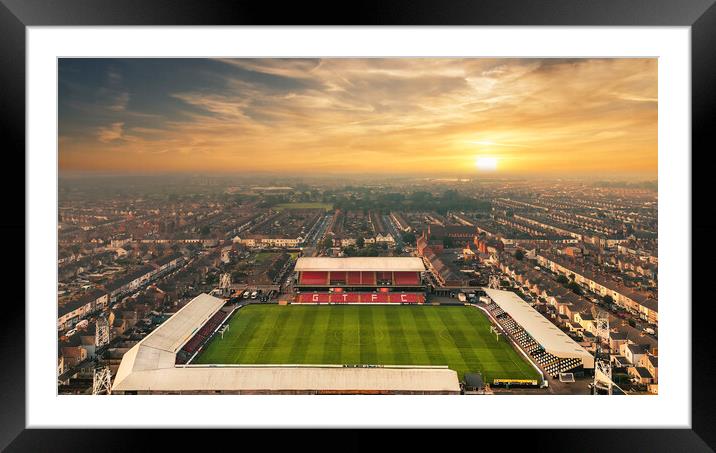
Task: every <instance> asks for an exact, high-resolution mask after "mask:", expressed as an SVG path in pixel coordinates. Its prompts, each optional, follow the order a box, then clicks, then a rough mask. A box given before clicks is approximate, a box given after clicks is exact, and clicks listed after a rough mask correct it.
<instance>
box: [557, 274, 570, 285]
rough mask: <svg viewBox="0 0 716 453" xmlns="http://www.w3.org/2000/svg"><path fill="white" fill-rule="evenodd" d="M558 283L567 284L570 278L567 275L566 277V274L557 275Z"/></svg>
mask: <svg viewBox="0 0 716 453" xmlns="http://www.w3.org/2000/svg"><path fill="white" fill-rule="evenodd" d="M557 283H561V284H563V285H566V284H567V283H569V279H568V278H567V277H565V276H564V275H559V276H558V277H557Z"/></svg>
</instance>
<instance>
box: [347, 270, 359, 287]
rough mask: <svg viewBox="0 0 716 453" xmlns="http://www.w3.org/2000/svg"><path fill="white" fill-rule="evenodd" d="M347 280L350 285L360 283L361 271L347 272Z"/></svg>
mask: <svg viewBox="0 0 716 453" xmlns="http://www.w3.org/2000/svg"><path fill="white" fill-rule="evenodd" d="M346 274H348V275H347V276H346V281H347V283H348V284H349V285H360V284H361V279H360V272H346Z"/></svg>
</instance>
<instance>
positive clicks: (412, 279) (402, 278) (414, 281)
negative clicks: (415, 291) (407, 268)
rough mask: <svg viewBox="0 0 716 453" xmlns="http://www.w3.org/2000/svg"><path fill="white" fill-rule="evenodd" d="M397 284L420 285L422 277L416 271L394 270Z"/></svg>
mask: <svg viewBox="0 0 716 453" xmlns="http://www.w3.org/2000/svg"><path fill="white" fill-rule="evenodd" d="M394 275H395V285H396V286H403V285H419V284H420V277H419V276H418V274H416V273H415V272H394Z"/></svg>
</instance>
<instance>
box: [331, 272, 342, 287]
mask: <svg viewBox="0 0 716 453" xmlns="http://www.w3.org/2000/svg"><path fill="white" fill-rule="evenodd" d="M330 281H331V285H333V284H340V283H343V284H345V282H346V273H345V272H334V271H331V280H330Z"/></svg>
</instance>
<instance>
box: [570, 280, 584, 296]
mask: <svg viewBox="0 0 716 453" xmlns="http://www.w3.org/2000/svg"><path fill="white" fill-rule="evenodd" d="M567 288H569V289H571V290H572V292H573V293H574V294H582V288H581V287H580V286H579V284H578V283H577V282H574V281H571V282H569V284H568V285H567Z"/></svg>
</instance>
